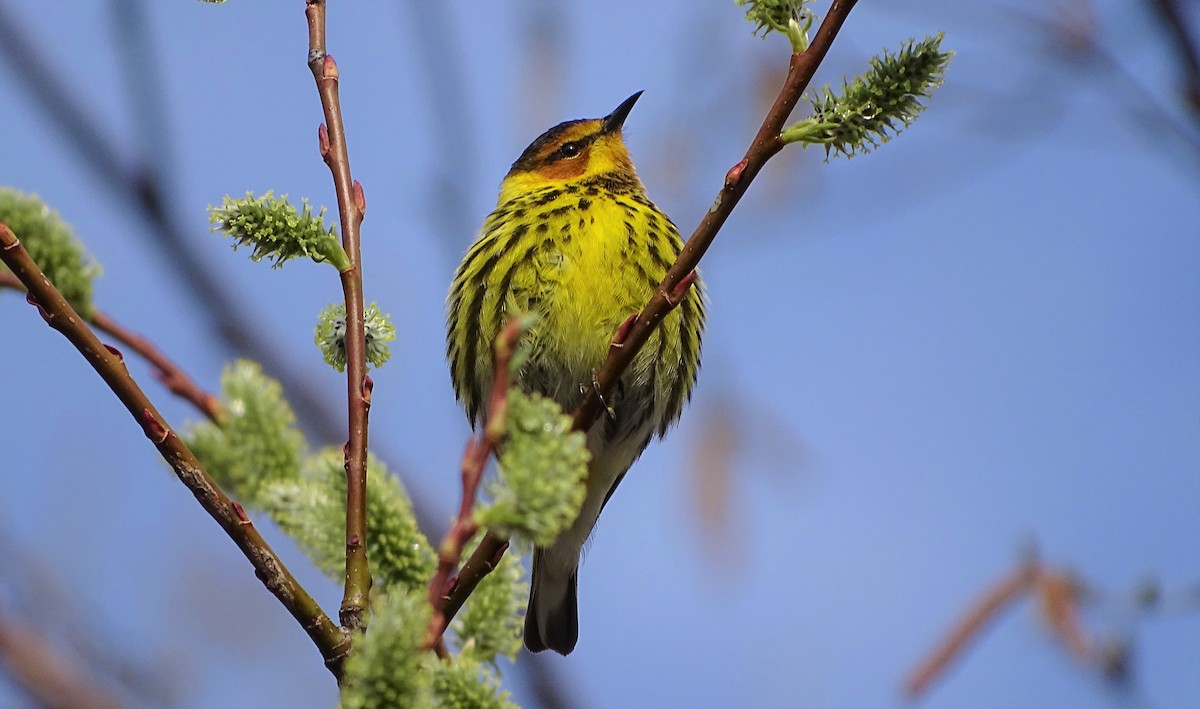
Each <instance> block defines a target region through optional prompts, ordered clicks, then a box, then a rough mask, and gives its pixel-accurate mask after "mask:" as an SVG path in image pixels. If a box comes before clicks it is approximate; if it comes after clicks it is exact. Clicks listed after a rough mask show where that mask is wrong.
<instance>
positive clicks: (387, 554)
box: [262, 448, 436, 593]
mask: <svg viewBox="0 0 1200 709" xmlns="http://www.w3.org/2000/svg"><path fill="white" fill-rule="evenodd" d="M262 507H263V509H264V510H265V511H266V512H267V514H268V515H270V517H271V519H272V520H274V522H275V523H276V524H278V525H279V527H280V529H282V530H283V531H284V532H287V534H288V535H289V536H291V537H292V538H293V539H295V540H296V543H297V544H298V545H299V546H300V548H302V549H303V550H304V551H305V553H307V554H308V555H309V557H310V558H312V560H313V563H315V564H316V565H317V567H318V568H320V569H321V570H322V571H324V572H325V573H326V574H328V575H329V576H330V578H333V579H339V580H340V579H341V578H342V577H343V575H344V574H345V563H346V538H345V524H346V472H345V467H344V462H343V456H342V452H341V450H339V449H336V448H326V449H325V450H322V451H321V452H319V453H317V454H315V455H312V456H310V457H309V458H307V459H306V460H305V461H304V467H303V472H302V474H301V476H300V477H299V478H298V479H295V480H286V481H281V482H279V483H278V484H274V485H271V486H270V487H268V488H266V489H265V490H264V491H263V494H262ZM367 519H368V525H369V529H370V534H368V535H367V557H368V558H369V559H370V560H371V571H372V573H373V575H374V576H375V579H376V581H377V583H378V585H377V588H379V589H381V590H383V591H392V590H403V591H414V592H421V593H423V592H424V590H425V589H426V588H427V587H428V586H429V580H430V578H431V577H432V576H433V569H434V566H435V565H436V558H435V557H434V554H433V550H432V548H431V547H430V545H429V540H428V539H426V538H425V535H424V534H422V533H421V531H420V530H419V529H418V528H417V522H416V518H415V516H414V515H413V511H412V504H411V503H410V502H409V499H408V495H407V494H405V492H404V488H403V487H402V486H401V485H400V482H399V481H398V480H397V479H396V477H395V476H394V475H391V474H390V473H389V472H388V471H387V469H386V468H385V467H384V465H383V464H382V463H380V462H379V461H378V460H377V459H375V458H374V457H373V456H368V457H367Z"/></svg>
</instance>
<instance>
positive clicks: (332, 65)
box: [321, 54, 338, 81]
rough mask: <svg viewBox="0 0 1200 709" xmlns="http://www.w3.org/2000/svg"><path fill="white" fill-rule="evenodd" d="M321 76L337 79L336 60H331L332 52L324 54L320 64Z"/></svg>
mask: <svg viewBox="0 0 1200 709" xmlns="http://www.w3.org/2000/svg"><path fill="white" fill-rule="evenodd" d="M321 78H322V79H332V80H333V81H337V80H338V68H337V62H335V61H334V60H333V55H332V54H326V55H325V59H324V61H323V63H322V64H321Z"/></svg>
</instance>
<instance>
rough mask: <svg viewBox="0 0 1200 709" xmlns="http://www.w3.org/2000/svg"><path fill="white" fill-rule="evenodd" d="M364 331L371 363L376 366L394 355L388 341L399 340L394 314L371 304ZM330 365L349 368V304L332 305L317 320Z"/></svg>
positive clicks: (319, 343)
mask: <svg viewBox="0 0 1200 709" xmlns="http://www.w3.org/2000/svg"><path fill="white" fill-rule="evenodd" d="M363 326H364V327H363V333H364V337H365V341H366V342H365V344H366V350H367V352H366V356H367V362H368V363H369V364H372V365H374V366H375V367H376V368H379V367H382V366H383V364H384V362H387V361H388V359H390V358H391V356H392V350H391V347H389V346H388V343H389V342H391V341H393V340H395V339H396V328H395V327H394V326H393V325H392V322H391V316H389V315H386V314H384V313H383V312H382V311H381V310H380V309H379V306H378V305H376V304H375V303H371V304H370V305H368V306H367V308H366V310H364V311H363ZM313 340H314V342H316V343H317V348H318V349H320V350H321V356H322V357H323V358H324V359H325V362H326V364H328V365H329V366H331V367H333V368H334V369H336V370H337V371H339V372H344V371H346V306H345V305H328V306H326V307H325V309H324V310H322V311H321V314H320V316H319V317H318V319H317V330H316V335H315V336H314V338H313Z"/></svg>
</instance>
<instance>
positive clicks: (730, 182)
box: [725, 158, 750, 190]
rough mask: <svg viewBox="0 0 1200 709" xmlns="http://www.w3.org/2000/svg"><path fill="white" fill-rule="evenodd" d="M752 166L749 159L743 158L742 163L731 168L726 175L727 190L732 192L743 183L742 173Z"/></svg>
mask: <svg viewBox="0 0 1200 709" xmlns="http://www.w3.org/2000/svg"><path fill="white" fill-rule="evenodd" d="M748 164H750V161H749V159H748V158H742V160H741V162H739V163H738V164H737V165H734V166H733V167H731V168H729V172H727V173H725V189H727V190H731V189H733V188H734V187H737V184H738V183H739V182H741V181H742V172H744V171H745V169H746V166H747V165H748Z"/></svg>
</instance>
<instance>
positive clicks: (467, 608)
mask: <svg viewBox="0 0 1200 709" xmlns="http://www.w3.org/2000/svg"><path fill="white" fill-rule="evenodd" d="M468 546H470V545H468ZM524 575H525V572H524V569H523V568H522V567H521V564H520V561H519V560H518V558H517V557H516V556H515V553H514V551H513V550H512V549H511V548H510V549H509V550H508V554H506V555H505V556H504V557H503V558H502V559H501V560H500V563H499V564H498V565H497V566H496V568H495V569H494V570H493V571H492V573H490V574H488V575H487V576H484V577H483V580H482V581H480V582H479V585H478V586H476V587H475V592H474V593H472V594H471V597H470V598H468V599H467V602H466V604H465V605H464V606H463V608H462V610H460V611H459V612H458V615H457V616H455V618H454V620H453V621H452V622H451V624H450V628H451V630H453V631H454V634H455V635H456V636H457V637H458V641H459V649H460V651H461V652H462V655H463V656H469V657H471V658H473V659H475V660H479V661H481V662H495V660H496V656H497V655H503V656H505V657H507V658H509V659H510V660H513V659H516V656H517V651H518V650H520V649H521V616H522V613H523V612H524V610H525V601H526V600H527V599H528V598H529V584H527V583H526V582H525V580H524Z"/></svg>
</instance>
